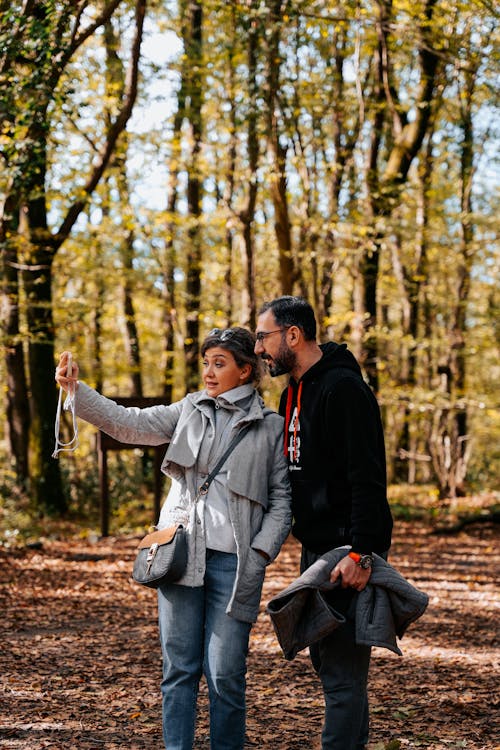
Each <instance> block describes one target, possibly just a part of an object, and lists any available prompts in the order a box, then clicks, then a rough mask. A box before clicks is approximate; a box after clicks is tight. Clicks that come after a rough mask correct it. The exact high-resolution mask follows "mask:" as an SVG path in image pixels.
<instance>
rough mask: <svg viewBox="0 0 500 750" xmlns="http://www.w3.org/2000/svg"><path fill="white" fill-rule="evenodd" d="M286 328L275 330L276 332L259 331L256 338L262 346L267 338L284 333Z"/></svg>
mask: <svg viewBox="0 0 500 750" xmlns="http://www.w3.org/2000/svg"><path fill="white" fill-rule="evenodd" d="M285 328H286V326H283V327H282V328H275V329H274V331H259V332H258V333H256V334H255V338H256V339H257V341H260V343H261V344H262V342H263V341H264V339H265V338H266V337H267V336H270V335H271V334H272V333H279V331H284V330H285Z"/></svg>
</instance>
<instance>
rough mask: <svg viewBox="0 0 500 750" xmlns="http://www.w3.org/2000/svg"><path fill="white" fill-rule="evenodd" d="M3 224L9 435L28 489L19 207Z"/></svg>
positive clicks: (5, 214)
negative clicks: (20, 289) (21, 325)
mask: <svg viewBox="0 0 500 750" xmlns="http://www.w3.org/2000/svg"><path fill="white" fill-rule="evenodd" d="M2 215H3V217H4V218H3V220H2V221H1V222H0V245H1V246H2V253H1V256H0V257H1V261H2V277H1V308H0V309H1V311H2V314H1V316H0V317H1V327H2V336H3V339H4V342H5V352H6V354H5V370H6V378H7V382H6V385H7V393H6V398H7V406H6V417H7V433H8V439H9V445H10V453H11V456H12V458H13V463H14V468H15V472H16V480H17V484H18V486H19V487H20V488H22V489H26V488H27V483H28V478H29V463H28V455H29V452H28V447H29V429H30V408H29V400H28V385H27V380H26V370H25V367H24V352H23V343H22V340H21V332H20V328H19V305H20V296H19V268H18V267H19V263H18V254H17V248H16V244H15V242H16V241H15V240H14V241H13V240H12V239H11V238H12V237H14V238H16V237H17V232H18V226H17V224H18V222H17V219H18V216H17V212H16V209H15V206H9V205H8V204H7V205H5V206H4V210H3V211H2Z"/></svg>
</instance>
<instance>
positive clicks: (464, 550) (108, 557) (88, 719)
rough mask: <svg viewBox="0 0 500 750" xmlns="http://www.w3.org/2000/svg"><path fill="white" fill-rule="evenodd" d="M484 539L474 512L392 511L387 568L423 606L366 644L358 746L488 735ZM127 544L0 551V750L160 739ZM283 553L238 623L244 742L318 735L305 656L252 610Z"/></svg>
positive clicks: (271, 590) (291, 544)
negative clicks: (398, 637)
mask: <svg viewBox="0 0 500 750" xmlns="http://www.w3.org/2000/svg"><path fill="white" fill-rule="evenodd" d="M497 540H498V537H497V535H496V529H495V527H494V526H493V525H492V524H490V523H477V524H471V525H467V526H466V527H465V528H464V529H462V530H461V531H460V532H458V533H456V534H453V535H450V534H445V533H442V534H440V533H435V532H434V533H433V532H432V529H431V528H430V526H429V525H428V524H426V523H425V522H424V521H422V520H417V521H411V522H409V521H397V523H396V526H395V537H394V544H393V547H392V550H391V563H392V564H393V565H395V566H396V567H397V568H398V569H399V570H400V571H401V573H402V574H403V575H404V576H405V577H406V578H408V579H409V580H410V581H411V582H412V583H414V585H416V586H417V587H418V588H421V589H422V590H424V591H426V592H427V593H428V594H429V597H430V603H429V607H428V609H427V611H426V613H425V614H424V616H423V617H421V618H420V619H419V620H418V621H417V622H416V623H414V624H413V625H412V626H411V627H410V629H409V631H408V633H407V634H405V636H404V638H403V639H402V641H401V642H400V646H401V649H402V651H403V656H402V657H399V656H396V655H395V654H393V653H391V652H389V651H387V650H383V649H378V648H377V649H374V653H373V659H372V666H371V673H370V701H371V717H372V721H371V743H370V748H371V750H382V749H384V748H385V750H398V749H399V748H400V749H401V750H406V749H407V748H433V749H434V750H441V749H443V750H445V749H446V750H450V749H451V748H465V749H466V750H492V749H493V748H495V747H498V746H499V745H498V743H500V738H499V734H498V731H497V733H495V720H497V719H498V710H497V713H495V702H496V708H497V709H498V686H499V684H500V683H499V679H498V669H497V668H496V666H495V661H494V659H495V636H496V632H497V631H498V618H497V619H495V618H496V615H497V613H498V590H497V589H496V581H497V580H498V572H499V566H498V562H499V554H498V544H497ZM136 543H137V537H135V538H134V537H108V538H106V539H101V540H96V541H94V542H93V543H92V542H91V541H88V540H87V539H81V538H74V539H69V540H65V541H63V540H54V539H52V540H51V539H43V540H41V541H40V542H39V544H38V545H32V547H24V548H17V549H10V550H6V549H3V550H1V549H0V607H1V613H2V617H1V622H0V639H1V640H0V674H1V685H0V748H10V749H12V750H18V749H19V750H21V749H22V750H41V748H55V749H60V750H63V748H64V750H101V749H102V748H105V749H109V750H121V749H122V748H129V749H130V750H143V749H144V750H153V748H155V750H159V749H160V748H161V747H162V740H161V719H160V715H161V706H160V697H159V682H160V672H161V660H160V651H159V645H158V634H157V624H156V611H155V592H154V591H151V590H148V589H145V588H143V587H140V586H137V585H136V584H134V583H133V582H132V581H131V579H130V570H131V562H132V560H133V557H134V549H135V547H136ZM298 557H299V549H298V545H297V543H296V542H295V541H294V540H293V539H289V540H288V541H287V543H286V544H285V546H284V548H283V550H282V552H281V554H280V556H279V558H278V560H277V561H276V562H275V563H274V564H273V565H272V567H270V568H269V570H268V575H267V579H266V584H265V588H264V595H263V599H262V611H261V614H260V616H259V619H258V621H257V624H256V626H255V627H254V629H253V631H252V637H251V651H250V657H249V673H248V732H247V734H248V740H247V746H248V747H249V748H259V749H262V750H299V749H300V750H315V749H316V748H319V746H320V745H319V734H320V727H321V721H322V713H323V708H322V697H321V691H320V688H319V685H318V681H317V679H316V677H315V675H314V673H313V671H312V667H311V665H310V662H309V658H308V655H307V653H306V652H302V653H300V654H299V655H298V656H297V657H296V658H295V659H294V660H293V661H291V662H289V661H285V660H284V658H283V656H282V653H281V651H280V648H279V646H278V643H277V640H276V638H275V636H274V634H273V631H272V627H271V622H270V620H269V617H268V616H267V615H266V614H265V613H264V605H265V603H266V602H267V601H268V600H269V599H270V598H271V597H272V596H273V595H274V594H276V593H277V592H278V591H280V590H281V589H282V588H284V587H285V586H286V585H288V584H289V583H290V582H291V581H292V580H293V579H294V578H295V577H296V575H297V570H298ZM496 654H497V656H498V651H497V652H496ZM206 701H207V699H206V686H205V684H204V683H202V687H201V692H200V711H199V722H198V729H197V740H196V745H195V747H196V749H197V750H205V749H208V748H209V740H208V721H207V710H206V706H207V702H206ZM497 730H498V724H497Z"/></svg>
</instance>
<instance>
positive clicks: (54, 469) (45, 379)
mask: <svg viewBox="0 0 500 750" xmlns="http://www.w3.org/2000/svg"><path fill="white" fill-rule="evenodd" d="M42 144H43V146H44V147H45V140H44V138H43V136H42V135H41V134H40V135H39V137H38V146H39V153H38V168H39V175H40V184H41V185H44V183H45V163H46V162H45V158H42V155H41V149H42ZM27 213H28V227H29V229H28V231H29V241H30V251H29V252H30V255H29V262H28V264H27V266H26V267H25V269H24V270H23V282H24V289H25V293H26V319H27V324H28V330H29V332H30V338H29V342H28V363H29V373H30V391H31V400H30V406H31V420H32V428H33V432H32V434H33V437H34V439H33V440H32V442H31V449H32V451H31V456H32V467H31V476H32V492H33V496H34V500H35V503H36V505H37V507H40V508H45V509H46V510H47V511H48V512H49V513H57V514H61V513H64V512H65V511H66V509H67V503H66V497H65V494H64V491H63V486H62V480H61V473H60V471H59V462H58V461H54V459H53V458H52V452H53V450H54V419H55V414H56V406H57V393H56V389H55V387H54V362H55V351H54V344H55V331H54V320H53V316H52V263H53V261H54V257H55V251H54V247H53V245H52V244H51V237H50V233H49V230H48V227H47V214H46V209H45V196H44V195H43V196H42V197H40V198H34V199H31V200H29V201H28V205H27Z"/></svg>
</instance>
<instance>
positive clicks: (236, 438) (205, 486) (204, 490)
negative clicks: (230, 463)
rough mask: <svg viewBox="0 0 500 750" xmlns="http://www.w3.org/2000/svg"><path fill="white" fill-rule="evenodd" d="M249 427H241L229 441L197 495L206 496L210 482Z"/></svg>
mask: <svg viewBox="0 0 500 750" xmlns="http://www.w3.org/2000/svg"><path fill="white" fill-rule="evenodd" d="M250 427H251V425H246V427H243V429H241V430H240V431H239V432H238V434H237V435H235V436H234V438H233V439H232V440H231V442H230V444H229V447H228V449H227V450H226V452H225V453H224V454H223V456H222V457H221V458H220V459H219V460H218V461H217V465H216V466H215V468H214V469H212V471H211V472H210V474H209V475H208V476H207V478H206V479H205V481H204V482H203V484H202V485H201V487H199V488H198V495H197V497H199V496H200V495H206V494H207V492H208V488H209V487H210V485H211V483H212V480H213V479H215V477H216V476H217V474H218V473H219V471H220V470H221V467H222V464H223V463H225V461H226V459H227V458H228V457H229V455H230V453H232V452H233V450H234V449H235V448H236V446H237V445H238V443H239V442H240V440H241V439H242V438H243V437H244V435H245V434H246V433H247V432H248V430H249V429H250Z"/></svg>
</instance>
